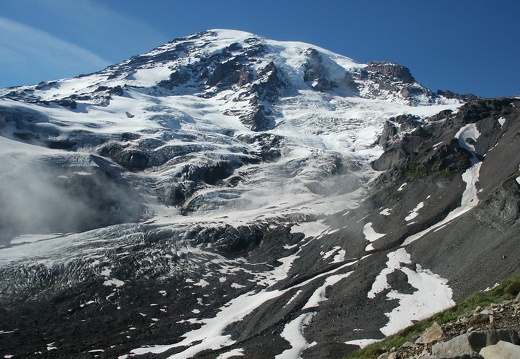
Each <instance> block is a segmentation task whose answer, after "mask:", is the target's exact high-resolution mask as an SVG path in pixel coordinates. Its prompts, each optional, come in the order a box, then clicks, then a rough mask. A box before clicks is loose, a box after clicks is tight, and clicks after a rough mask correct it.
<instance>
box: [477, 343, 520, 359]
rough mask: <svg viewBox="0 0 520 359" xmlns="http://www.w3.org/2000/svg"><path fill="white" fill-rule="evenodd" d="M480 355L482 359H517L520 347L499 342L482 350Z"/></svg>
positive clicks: (519, 356)
mask: <svg viewBox="0 0 520 359" xmlns="http://www.w3.org/2000/svg"><path fill="white" fill-rule="evenodd" d="M480 355H481V356H482V357H483V358H484V359H518V358H520V346H518V345H514V344H512V343H509V342H505V341H502V340H501V341H499V342H498V343H497V344H495V345H490V346H487V347H485V348H482V350H481V351H480Z"/></svg>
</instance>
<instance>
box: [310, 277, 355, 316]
mask: <svg viewBox="0 0 520 359" xmlns="http://www.w3.org/2000/svg"><path fill="white" fill-rule="evenodd" d="M351 273H352V272H348V273H344V274H335V275H331V276H330V277H327V278H326V279H325V283H324V284H323V285H322V286H321V287H319V288H318V289H316V290H315V291H314V293H312V295H311V297H310V298H309V300H308V301H307V303H306V304H305V305H304V306H303V308H302V309H308V308H314V307H317V306H318V305H319V304H320V302H323V301H325V300H327V297H326V295H325V294H326V291H327V288H329V287H332V286H333V285H334V284H336V283H338V282H339V281H340V280H342V279H345V278H347V277H348V276H349V275H350V274H351Z"/></svg>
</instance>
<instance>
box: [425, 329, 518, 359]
mask: <svg viewBox="0 0 520 359" xmlns="http://www.w3.org/2000/svg"><path fill="white" fill-rule="evenodd" d="M499 341H506V342H510V343H513V344H518V343H520V339H519V337H518V332H517V331H516V330H511V329H500V330H484V331H477V332H472V333H469V334H463V335H459V336H458V337H455V338H453V339H452V340H450V341H447V342H444V343H437V344H435V345H433V347H432V354H433V355H434V356H438V357H439V358H460V359H465V358H481V356H480V355H479V354H478V353H479V352H480V350H481V349H482V348H484V347H487V346H489V345H495V344H497V343H498V342H499Z"/></svg>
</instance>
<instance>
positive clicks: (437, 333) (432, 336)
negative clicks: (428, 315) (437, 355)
mask: <svg viewBox="0 0 520 359" xmlns="http://www.w3.org/2000/svg"><path fill="white" fill-rule="evenodd" d="M443 337H444V332H443V331H442V328H441V326H440V325H439V324H438V323H437V322H435V323H433V325H432V326H431V327H429V328H428V329H426V330H425V331H424V333H423V334H422V335H421V336H420V337H419V338H418V339H417V340H416V341H415V344H431V343H434V342H438V341H439V340H441V339H442V338H443Z"/></svg>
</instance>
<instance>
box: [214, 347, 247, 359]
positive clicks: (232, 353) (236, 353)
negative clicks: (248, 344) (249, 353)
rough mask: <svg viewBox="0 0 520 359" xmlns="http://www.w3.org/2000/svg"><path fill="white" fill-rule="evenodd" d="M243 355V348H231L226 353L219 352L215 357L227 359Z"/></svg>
mask: <svg viewBox="0 0 520 359" xmlns="http://www.w3.org/2000/svg"><path fill="white" fill-rule="evenodd" d="M239 356H240V357H241V356H244V349H233V350H230V351H228V352H227V353H224V354H220V355H219V356H218V357H217V359H229V358H234V357H239Z"/></svg>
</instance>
